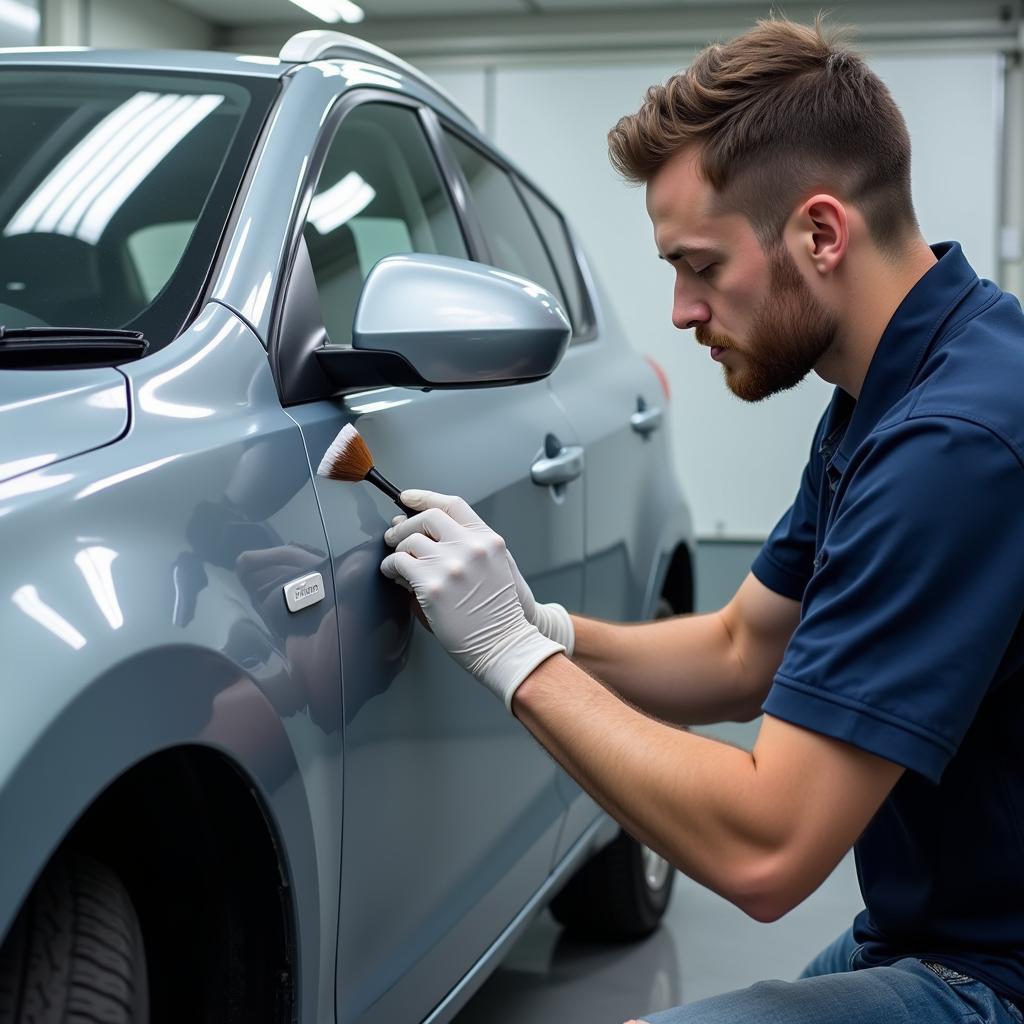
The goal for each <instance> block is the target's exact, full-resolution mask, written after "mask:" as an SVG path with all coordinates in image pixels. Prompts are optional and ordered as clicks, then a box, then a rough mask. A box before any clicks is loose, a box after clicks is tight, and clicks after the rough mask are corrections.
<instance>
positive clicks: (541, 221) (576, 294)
mask: <svg viewBox="0 0 1024 1024" xmlns="http://www.w3.org/2000/svg"><path fill="white" fill-rule="evenodd" d="M519 189H520V192H521V193H522V195H523V198H524V199H525V200H526V205H527V206H528V207H529V208H530V213H532V214H533V219H534V221H535V223H536V225H537V228H538V230H539V231H540V233H541V235H542V236H543V237H544V241H545V242H546V243H547V247H548V253H549V254H550V256H551V259H552V260H553V261H554V264H555V269H556V270H557V271H558V280H559V281H560V282H561V285H562V289H563V291H564V292H565V302H566V307H565V308H566V312H568V314H569V317H570V319H571V320H572V322H573V326H574V333H575V334H576V335H577V337H581V336H588V335H589V334H590V327H591V321H592V317H591V315H590V304H589V303H588V302H586V301H585V295H586V293H585V291H584V287H583V280H582V278H581V276H580V267H579V264H578V263H577V262H576V255H575V253H574V252H573V250H572V243H571V242H570V241H569V233H568V232H567V231H566V228H565V221H563V220H562V217H561V215H560V214H559V213H558V212H557V211H556V210H555V208H554V207H553V206H551V205H550V204H549V203H548V202H547V200H545V199H542V198H541V197H540V195H538V194H537V193H536V192H534V190H533V189H532V188H530V186H529V185H527V184H526V182H524V181H519Z"/></svg>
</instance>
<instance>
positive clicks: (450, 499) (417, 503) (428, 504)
mask: <svg viewBox="0 0 1024 1024" xmlns="http://www.w3.org/2000/svg"><path fill="white" fill-rule="evenodd" d="M407 498H408V499H410V500H406V499H407ZM402 504H403V505H406V506H408V507H409V508H412V509H416V511H417V512H423V511H426V510H427V509H431V508H436V509H440V510H441V511H442V512H446V513H447V514H448V515H449V516H450V517H451V518H452V519H454V520H455V522H456V523H458V524H459V525H460V526H464V527H466V529H468V530H484V531H486V532H488V533H490V532H492V531H491V529H490V527H489V526H488V525H487V524H486V523H485V522H484V521H483V520H482V519H481V518H480V517H479V516H478V515H477V514H476V513H475V512H474V511H473V509H472V508H470V506H469V505H468V504H467V503H466V502H465V501H464V500H463V499H462V498H459V497H457V496H456V495H453V494H438V493H437V492H436V491H416V490H413V491H403V492H402ZM414 518H415V519H419V516H418V515H417V516H415V517H414ZM407 521H408V519H407V517H406V516H395V518H394V519H392V520H391V525H392V527H394V528H395V529H392V530H388V531H387V533H385V535H384V539H385V540H386V541H387V542H388V543H389V544H390V545H391V546H392V547H394V546H395V545H397V544H399V543H400V542H401V541H402V540H404V539H405V537H407V536H408V532H409V531H408V530H407V529H406V528H405V527H403V526H402V524H403V523H406V522H407ZM416 528H417V527H411V529H416ZM428 536H430V534H429V533H428ZM389 538H390V539H389ZM506 554H507V555H508V564H509V568H510V569H511V570H512V579H513V580H514V581H515V584H516V594H517V595H518V597H519V603H520V604H521V605H522V606H523V614H524V615H525V616H526V621H527V622H529V623H530V624H531V625H533V626H536V627H537V628H538V629H539V630H540V631H541V632H542V633H543V634H544V635H545V636H546V637H547V638H548V639H549V640H554V641H555V643H559V644H561V645H562V646H563V647H564V648H565V653H566V654H567V655H569V656H570V657H571V656H572V651H573V646H574V644H575V642H576V631H575V629H574V628H573V624H572V618H571V617H570V615H569V613H568V611H566V609H565V608H564V607H563V606H562V605H560V604H558V603H557V602H554V601H552V602H551V603H550V604H538V603H537V601H536V599H535V598H534V596H533V591H532V590H530V585H529V584H528V583H527V582H526V580H525V579H523V574H522V573H521V572H520V571H519V566H518V565H516V560H515V559H514V558H513V557H512V552H511V551H509V550H508V549H507V548H506Z"/></svg>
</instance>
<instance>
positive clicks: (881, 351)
mask: <svg viewBox="0 0 1024 1024" xmlns="http://www.w3.org/2000/svg"><path fill="white" fill-rule="evenodd" d="M931 250H932V252H933V253H935V255H936V257H937V258H938V261H937V262H936V263H935V264H933V265H932V266H931V267H929V268H928V270H927V271H926V272H925V274H924V275H923V276H922V277H921V279H920V280H919V281H918V282H917V283H916V284H915V285H914V287H913V288H911V289H910V291H909V292H907V294H906V296H905V297H904V299H903V301H902V302H901V303H900V304H899V306H897V307H896V312H895V313H893V315H892V319H891V320H890V321H889V323H888V325H887V326H886V328H885V330H884V331H883V332H882V337H881V339H880V340H879V342H878V347H877V348H876V349H875V354H874V355H873V356H872V358H871V363H870V364H869V366H868V372H867V375H866V376H865V378H864V384H863V386H862V387H861V391H860V397H859V398H858V399H857V400H856V402H854V401H853V399H852V398H851V397H850V396H849V395H848V394H847V393H846V392H845V391H842V390H841V389H837V395H836V398H837V400H839V401H837V403H836V405H837V406H838V407H839V408H836V407H833V413H834V414H837V413H840V409H841V408H842V407H844V406H845V408H846V409H848V408H849V406H850V405H851V404H852V405H853V413H852V415H851V416H850V421H849V426H848V427H847V428H846V431H845V433H844V436H843V439H842V442H841V443H840V445H839V451H838V459H837V460H841V462H842V465H844V466H845V465H846V463H847V462H849V460H850V457H851V456H852V455H853V453H854V452H855V451H856V450H857V447H858V445H860V444H861V442H862V441H863V440H864V439H865V438H866V437H867V436H868V434H869V433H870V432H871V430H872V429H873V428H874V426H875V425H876V424H877V423H878V421H879V420H880V419H881V418H882V417H883V416H884V415H885V413H886V412H887V411H888V410H889V409H891V408H892V407H893V406H894V405H895V404H896V403H897V402H898V401H899V400H900V399H901V398H902V397H903V396H904V395H905V394H906V393H907V392H908V391H909V390H910V386H911V384H912V383H913V381H914V378H915V377H916V376H917V374H918V372H919V370H920V368H921V364H922V363H923V362H924V358H925V356H926V355H927V353H928V350H929V348H930V347H931V345H932V342H933V341H934V340H935V337H936V335H937V334H938V333H939V329H940V328H941V327H942V325H943V324H944V323H945V322H946V320H947V319H948V317H949V315H950V313H951V312H952V311H953V309H954V308H955V307H956V306H957V305H958V304H959V303H960V301H961V300H962V299H963V297H964V295H966V293H967V292H968V291H969V290H970V289H971V287H972V286H973V285H974V284H975V283H976V282H977V280H978V276H977V274H975V272H974V270H973V269H972V268H971V265H970V264H969V263H968V262H967V259H966V257H965V256H964V254H963V250H962V249H961V248H960V245H959V243H957V242H940V243H938V244H937V245H933V246H932V247H931ZM844 411H845V410H844ZM829 418H830V420H831V421H832V423H833V424H834V423H835V419H836V417H835V416H830V417H829ZM844 418H845V417H844Z"/></svg>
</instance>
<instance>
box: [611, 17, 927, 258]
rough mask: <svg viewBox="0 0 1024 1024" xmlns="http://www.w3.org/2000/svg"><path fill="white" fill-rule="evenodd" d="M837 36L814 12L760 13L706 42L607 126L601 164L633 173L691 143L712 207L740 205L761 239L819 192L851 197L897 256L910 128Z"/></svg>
mask: <svg viewBox="0 0 1024 1024" xmlns="http://www.w3.org/2000/svg"><path fill="white" fill-rule="evenodd" d="M840 39H841V33H840V32H839V31H832V32H826V31H825V29H824V28H823V26H822V22H821V19H820V18H819V19H818V20H817V22H816V23H815V24H814V26H813V27H812V26H808V25H800V24H797V23H796V22H792V21H787V20H784V19H772V20H764V21H759V22H758V23H757V27H756V28H754V29H752V30H751V31H749V32H747V33H745V34H744V35H741V36H738V37H737V38H736V39H732V40H730V41H729V42H727V43H723V44H714V45H711V46H708V47H706V48H705V49H704V50H702V51H701V52H700V53H699V54H697V56H696V57H695V58H694V61H693V63H692V64H691V65H690V66H689V67H688V68H687V69H686V70H685V71H682V72H680V73H679V74H676V75H673V76H672V77H671V78H669V79H668V81H667V82H666V83H665V84H664V85H655V86H652V87H651V88H650V89H648V90H647V94H646V97H645V98H644V102H643V105H642V106H641V107H640V109H639V110H638V111H637V112H636V113H635V114H629V115H627V116H626V117H623V118H621V119H620V120H619V122H618V123H617V124H616V125H615V127H614V128H612V130H611V131H610V132H609V133H608V146H609V154H610V157H611V161H612V165H613V166H614V167H615V169H616V170H617V171H618V172H619V173H620V174H621V175H622V176H623V177H624V178H626V179H627V180H628V181H633V182H637V183H645V182H648V181H650V179H651V178H652V177H653V176H654V174H655V173H656V172H657V171H658V169H659V168H660V167H661V166H662V165H663V164H665V163H666V161H668V160H669V159H670V158H671V157H672V156H674V155H675V154H676V153H677V152H679V150H680V149H681V148H683V147H684V146H688V145H690V144H691V143H697V144H698V145H699V147H700V155H699V167H700V171H701V174H702V175H703V176H704V177H705V179H706V180H707V181H708V182H709V183H710V184H711V185H712V187H713V188H714V190H715V192H716V194H717V198H718V202H719V207H720V209H721V210H723V211H738V212H740V213H742V214H744V215H745V216H746V217H747V218H748V219H749V221H750V223H751V225H752V226H753V228H754V231H755V233H756V234H757V237H758V240H759V241H760V243H761V246H762V247H763V248H765V249H767V248H770V247H771V246H773V245H775V244H777V243H778V242H779V240H780V239H781V236H782V230H783V228H784V227H785V224H786V222H787V220H788V219H789V217H790V214H791V213H792V212H793V210H794V208H795V207H796V206H797V204H798V203H799V202H801V201H802V200H803V199H804V198H806V197H808V196H811V195H813V194H814V193H815V192H817V191H822V192H829V193H831V194H833V195H836V197H837V198H839V199H842V200H845V201H848V202H850V203H852V204H854V205H855V206H857V207H858V208H859V209H860V210H861V212H862V213H863V215H864V218H865V221H866V222H867V226H868V230H869V231H870V233H871V237H872V239H873V240H874V242H875V244H876V245H877V246H878V248H879V249H880V250H881V251H883V252H885V253H887V254H889V255H898V254H899V253H900V252H902V250H903V248H904V246H905V244H906V243H907V242H908V241H909V239H910V238H911V237H912V236H913V234H914V233H915V232H916V231H917V219H916V217H915V215H914V206H913V201H912V199H911V194H910V136H909V134H908V132H907V126H906V122H905V121H904V120H903V115H902V114H901V113H900V111H899V108H898V107H897V106H896V103H895V102H894V100H893V98H892V96H891V95H890V93H889V90H888V89H887V88H886V87H885V85H884V84H883V83H882V80H881V79H880V78H879V77H878V76H877V75H876V74H875V73H874V72H873V71H872V70H871V69H870V68H869V67H868V66H867V63H866V62H865V61H864V59H863V58H862V57H861V56H860V55H859V54H857V53H854V52H853V51H852V50H850V49H848V48H847V47H846V46H844V45H842V44H841V42H840Z"/></svg>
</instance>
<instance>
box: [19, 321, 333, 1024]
mask: <svg viewBox="0 0 1024 1024" xmlns="http://www.w3.org/2000/svg"><path fill="white" fill-rule="evenodd" d="M120 369H121V371H122V372H123V373H124V374H125V376H126V377H127V378H128V385H129V394H130V402H131V425H130V428H129V430H128V432H127V434H126V435H125V436H124V437H123V438H122V439H120V440H118V441H117V442H116V443H113V444H110V445H108V446H106V447H104V448H99V449H96V450H94V451H91V452H88V453H86V454H83V455H79V456H77V457H74V458H69V459H66V460H64V461H62V462H56V463H54V464H52V465H50V466H47V467H44V468H42V469H39V470H36V471H33V472H29V473H25V474H23V475H21V476H18V477H15V478H14V479H12V480H9V481H6V482H4V483H2V484H0V526H2V529H3V535H4V543H5V558H4V560H3V562H2V564H0V641H2V642H3V645H4V654H5V659H4V660H5V671H4V673H3V675H2V676H0V835H2V836H3V837H4V843H3V853H2V854H0V858H2V859H0V930H3V929H5V928H6V927H8V925H9V923H10V921H11V918H12V915H13V914H14V913H15V912H16V909H17V907H18V905H19V904H20V902H21V901H22V899H23V898H24V896H25V894H26V892H27V891H28V889H29V887H30V886H31V884H32V881H33V879H34V878H35V876H36V874H37V873H38V872H39V871H40V870H41V869H42V867H43V866H44V864H45V863H46V860H47V858H48V857H49V856H50V855H51V853H52V851H53V850H54V849H55V847H56V846H57V845H58V844H59V842H60V840H61V838H62V836H64V835H65V834H66V833H67V831H68V829H69V828H70V827H71V826H72V825H73V824H74V822H75V821H76V819H77V818H78V817H79V816H80V815H81V814H82V813H83V812H84V811H85V810H86V809H87V808H88V807H89V806H90V804H91V803H92V801H94V800H95V799H96V797H97V796H98V795H99V794H100V793H102V792H103V791H104V789H105V788H106V787H108V786H109V785H110V783H111V782H112V781H114V780H115V779H116V778H118V776H120V775H121V774H123V773H124V772H125V771H127V770H128V769H129V768H130V767H131V766H132V765H133V764H135V763H137V762H138V761H139V760H141V759H143V758H145V757H147V756H149V755H151V754H154V753H156V752H158V751H160V750H164V749H167V748H168V747H170V746H174V745H177V744H199V745H202V746H208V747H214V748H216V749H218V750H220V751H222V752H223V753H224V754H225V755H226V756H227V757H228V758H230V760H231V761H232V762H233V763H234V764H235V765H236V766H237V767H238V768H239V770H240V771H242V772H243V773H244V774H245V775H246V776H247V777H248V778H249V779H250V780H251V781H252V784H253V787H254V788H255V789H256V790H257V792H258V794H259V797H260V799H261V800H262V801H263V803H264V807H265V809H266V810H267V812H268V816H269V817H270V818H271V819H272V822H273V827H274V828H275V829H276V831H277V833H278V835H279V838H280V849H281V851H282V853H281V856H282V857H283V859H284V860H285V862H286V863H285V865H284V866H285V868H286V870H287V871H288V873H289V874H290V876H291V881H292V883H293V885H294V892H293V897H294V901H295V911H296V918H297V922H298V934H297V939H298V941H299V945H300V950H301V960H302V972H303V981H302V991H303V992H305V993H307V994H309V998H308V999H307V1002H308V1005H309V1006H310V1007H311V1011H310V1012H311V1014H312V1016H311V1017H310V1019H317V1016H316V1015H317V1013H318V1012H319V1013H323V1012H325V1008H329V1007H331V1006H332V1005H333V989H334V976H333V971H334V951H335V946H336V941H337V911H338V892H339V866H340V861H341V820H342V817H341V815H342V806H341V805H342V792H343V790H342V713H341V707H342V701H341V668H340V655H339V638H338V628H337V615H336V607H335V603H334V592H335V591H334V584H333V579H332V564H331V559H330V557H329V554H328V551H327V542H326V536H325V532H324V527H323V521H322V519H321V516H320V511H319V506H318V504H317V501H316V496H315V493H314V490H313V483H312V479H311V470H310V467H309V462H308V459H307V457H306V452H305V447H304V445H303V443H302V437H301V434H300V432H299V429H298V427H297V426H296V425H295V423H294V421H293V420H292V419H291V418H290V417H289V416H288V415H287V414H286V413H285V412H284V410H283V409H282V408H281V405H280V402H279V400H278V397H277V392H276V389H275V386H274V382H273V378H272V375H271V372H270V367H269V364H268V361H267V355H266V351H265V350H264V348H263V346H262V345H261V344H260V342H259V340H258V339H257V338H256V337H255V335H253V334H252V332H251V331H250V330H249V328H248V327H247V326H246V325H245V324H243V323H242V322H241V321H240V320H239V319H238V318H237V317H235V316H234V315H233V314H232V313H231V312H230V311H229V310H227V309H226V308H224V307H223V306H220V305H218V304H211V305H210V306H209V307H207V309H206V310H205V311H204V312H203V314H202V315H201V316H200V317H199V318H198V319H197V320H196V321H195V323H194V324H193V325H192V326H191V327H190V328H189V329H188V330H187V331H186V332H185V333H184V334H183V335H182V336H181V337H180V338H178V339H177V340H176V341H175V342H173V343H172V344H171V345H168V346H167V347H165V348H163V349H160V350H159V351H158V352H156V353H154V354H153V355H152V356H149V357H146V358H145V359H142V360H139V361H138V362H136V363H131V364H125V365H124V366H122V367H121V368H120ZM310 572H320V573H321V574H322V576H323V579H324V594H325V597H324V599H323V600H321V601H320V602H319V603H316V604H313V605H311V606H309V607H308V608H305V609H303V610H302V611H300V612H298V613H294V614H293V613H291V612H289V611H288V610H287V607H286V606H285V602H284V597H283V593H282V587H283V585H284V584H285V583H287V582H289V581H291V580H294V579H295V578H297V577H300V576H303V575H305V574H307V573H310ZM317 974H318V975H319V976H318V977H317V976H316V975H317ZM314 993H316V997H315V998H313V997H312V994H314ZM314 1004H317V1005H318V1007H319V1010H318V1009H317V1005H314Z"/></svg>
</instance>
